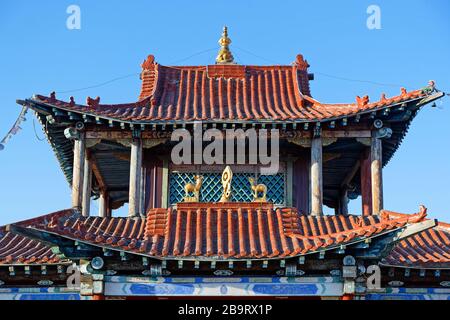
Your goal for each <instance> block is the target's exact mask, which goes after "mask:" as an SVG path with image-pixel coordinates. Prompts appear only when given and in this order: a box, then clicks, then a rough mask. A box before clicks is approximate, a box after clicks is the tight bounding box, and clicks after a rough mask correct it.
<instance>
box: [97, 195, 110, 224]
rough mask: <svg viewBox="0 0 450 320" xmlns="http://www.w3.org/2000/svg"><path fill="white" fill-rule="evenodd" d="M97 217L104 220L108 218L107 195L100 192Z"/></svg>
mask: <svg viewBox="0 0 450 320" xmlns="http://www.w3.org/2000/svg"><path fill="white" fill-rule="evenodd" d="M98 216H99V217H102V218H105V217H107V216H108V195H107V194H106V192H104V191H102V192H101V193H100V197H99V198H98Z"/></svg>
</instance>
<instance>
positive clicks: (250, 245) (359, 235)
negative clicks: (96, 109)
mask: <svg viewBox="0 0 450 320" xmlns="http://www.w3.org/2000/svg"><path fill="white" fill-rule="evenodd" d="M425 216H426V210H421V211H420V212H419V213H417V214H412V215H402V216H400V217H399V216H395V215H394V214H391V213H390V212H389V211H383V212H382V213H381V215H380V216H356V215H333V216H319V217H317V216H310V215H301V214H299V213H298V212H297V211H296V209H295V208H277V209H275V208H274V207H273V206H272V205H271V204H260V203H239V202H234V203H180V204H178V206H177V209H171V208H169V209H162V208H159V209H152V210H150V211H149V212H148V214H147V216H146V217H134V218H124V217H112V218H102V217H83V216H81V215H80V214H78V213H77V212H75V211H71V212H68V211H66V214H64V215H58V214H55V216H54V217H51V218H46V219H40V220H39V221H38V222H37V223H36V224H34V225H31V226H27V227H25V228H23V226H22V227H21V226H18V227H19V228H18V229H19V232H20V229H22V230H25V231H21V232H20V233H23V232H25V233H26V232H27V231H26V230H35V231H39V232H44V234H50V235H54V236H57V237H61V238H65V239H70V240H73V241H77V243H85V244H87V245H92V246H94V247H102V248H104V249H111V250H116V251H124V252H129V253H132V254H137V255H142V256H148V257H152V258H156V259H175V260H176V259H182V260H189V259H200V260H225V261H229V260H242V259H245V260H251V259H280V258H289V257H295V256H300V255H305V254H310V253H314V252H320V251H325V250H331V249H337V248H339V247H341V246H342V245H344V246H345V245H351V244H355V243H358V242H361V241H365V240H366V239H368V238H373V237H377V236H381V235H384V234H386V233H390V232H393V231H400V230H401V229H403V228H405V227H407V226H409V225H412V224H416V223H419V222H421V221H423V220H424V219H425ZM16 229H17V228H16Z"/></svg>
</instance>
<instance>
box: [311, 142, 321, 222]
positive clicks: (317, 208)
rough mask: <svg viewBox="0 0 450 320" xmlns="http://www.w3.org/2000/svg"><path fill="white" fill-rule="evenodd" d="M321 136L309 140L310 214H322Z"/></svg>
mask: <svg viewBox="0 0 450 320" xmlns="http://www.w3.org/2000/svg"><path fill="white" fill-rule="evenodd" d="M322 179H323V178H322V138H321V137H320V136H319V137H314V138H313V139H312V141H311V214H312V215H316V216H317V215H322V214H323V211H322V202H323V190H322V182H323V180H322Z"/></svg>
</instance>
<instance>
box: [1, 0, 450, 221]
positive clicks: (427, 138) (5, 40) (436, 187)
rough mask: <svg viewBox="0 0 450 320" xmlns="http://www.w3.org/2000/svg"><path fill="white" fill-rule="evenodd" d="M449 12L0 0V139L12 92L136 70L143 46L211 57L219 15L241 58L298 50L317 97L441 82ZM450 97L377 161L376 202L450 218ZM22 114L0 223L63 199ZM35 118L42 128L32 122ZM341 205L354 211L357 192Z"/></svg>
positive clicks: (54, 171)
mask: <svg viewBox="0 0 450 320" xmlns="http://www.w3.org/2000/svg"><path fill="white" fill-rule="evenodd" d="M71 4H76V5H79V6H80V8H81V30H68V29H67V28H66V19H67V17H68V14H67V13H66V9H67V7H68V6H69V5H71ZM371 4H376V5H379V7H380V9H381V27H382V29H381V30H369V29H368V28H367V27H366V19H367V17H368V14H367V13H366V9H367V7H368V6H369V5H371ZM449 13H450V2H449V1H448V0H442V1H428V0H427V1H425V0H423V1H419V0H418V1H376V0H371V1H364V0H362V1H345V2H344V1H308V2H306V1H277V2H275V1H261V0H258V1H256V0H255V1H239V2H238V1H196V2H194V1H171V4H168V3H167V1H164V2H163V1H159V2H158V3H157V2H156V1H79V0H73V1H39V2H38V1H10V2H9V3H6V1H2V2H1V4H0V48H1V50H0V70H1V71H0V84H1V88H0V104H1V106H0V135H1V137H0V139H1V138H2V137H3V135H4V134H5V133H6V132H7V131H8V130H9V128H10V126H11V125H12V124H13V122H14V121H15V118H16V117H17V115H18V113H19V111H20V107H19V106H18V105H16V104H15V100H16V99H17V98H27V97H30V96H31V95H32V94H33V93H43V94H49V93H50V92H51V91H53V90H56V91H57V92H58V91H65V90H71V89H76V88H82V87H86V86H92V85H96V84H100V83H103V82H105V81H108V80H111V79H113V78H116V77H120V76H124V75H128V74H132V73H136V74H137V73H139V71H140V63H141V62H142V60H143V59H144V58H145V57H146V56H147V54H149V53H152V54H154V55H155V57H156V60H157V61H158V62H160V63H161V64H212V63H213V62H214V58H215V55H216V52H217V51H216V48H217V40H218V38H219V36H220V33H221V28H222V26H223V25H224V24H226V25H228V26H229V34H230V37H231V39H232V40H233V44H234V46H233V44H232V50H233V53H234V55H235V58H236V60H237V61H238V62H239V63H241V64H271V63H272V64H273V63H277V64H289V63H291V62H292V61H293V60H294V59H295V56H296V54H298V53H302V54H303V55H304V56H305V57H306V58H307V60H308V62H309V63H310V65H311V68H310V71H311V72H314V73H315V75H316V77H315V80H314V81H313V82H312V84H311V85H312V88H311V89H312V95H313V97H315V98H316V99H318V100H320V101H323V102H353V101H354V100H355V96H356V95H364V94H369V95H370V96H371V98H372V100H374V99H378V97H379V96H380V94H381V93H382V92H385V93H386V94H387V95H388V96H391V95H397V94H398V93H399V92H400V85H402V86H405V87H406V88H407V89H416V88H421V87H423V86H424V85H426V83H427V81H428V80H429V79H434V80H436V83H437V87H438V88H439V89H441V90H446V91H450V81H449V74H450V63H449V57H450V41H449V40H450V39H449V38H450V19H449V17H448V15H449ZM209 49H213V50H209ZM205 50H209V51H206V52H205ZM202 51H203V53H201V54H197V55H195V54H196V53H199V52H202ZM248 52H251V53H253V55H252V54H249V53H248ZM192 55H194V56H192ZM257 56H260V57H263V58H264V59H262V58H259V57H257ZM324 74H327V75H334V76H338V77H341V78H349V79H359V80H370V81H374V82H380V83H385V84H398V85H399V86H379V85H374V84H369V83H364V82H357V81H344V80H339V79H335V78H331V77H328V76H326V75H324ZM139 88H140V81H139V78H138V75H135V76H132V77H128V78H125V79H122V80H118V81H115V82H112V83H109V84H108V85H104V86H100V87H97V88H93V89H89V90H83V91H75V92H70V93H64V94H63V93H59V94H58V98H63V99H68V97H69V96H70V95H73V96H74V97H75V99H76V101H81V102H84V101H85V99H86V96H88V95H90V96H94V97H95V96H97V95H99V96H101V99H102V102H104V103H119V102H130V101H135V100H136V98H137V96H138V94H139ZM449 102H450V99H449V98H448V97H446V98H445V99H443V100H442V102H438V106H439V108H430V107H427V108H425V109H423V110H422V112H420V113H419V115H418V117H417V118H416V119H415V120H414V122H413V124H412V126H411V128H410V130H409V134H408V135H407V137H406V139H405V140H404V141H403V143H402V145H401V147H400V148H399V150H398V151H397V153H396V154H395V156H394V158H393V159H392V160H391V162H390V163H389V164H388V166H387V168H386V169H385V171H384V186H385V188H384V193H385V208H387V209H389V210H394V211H399V212H406V213H411V212H416V211H417V210H418V206H419V204H425V205H426V206H427V207H428V209H429V213H430V215H431V216H432V217H435V218H438V219H441V220H446V221H448V222H450V161H449V159H450V129H449V127H448V124H449V120H450V103H449ZM33 118H34V116H32V114H31V113H30V114H29V116H28V120H27V121H26V122H25V123H24V124H23V130H22V131H21V132H20V133H19V134H18V135H16V136H14V137H13V138H12V139H11V140H10V141H9V143H8V144H7V146H6V148H5V149H4V150H3V151H0V181H1V184H0V190H1V192H0V225H1V224H5V223H10V222H13V221H17V220H20V219H24V218H29V217H33V216H37V215H41V214H44V213H48V212H52V211H55V210H59V209H63V208H68V207H70V190H69V186H68V184H67V182H66V180H65V178H64V176H63V174H62V171H61V170H60V168H59V165H58V162H57V161H56V158H55V156H54V154H53V151H52V149H51V148H50V146H49V144H48V143H47V142H46V141H39V140H38V139H37V138H36V136H35V132H34V130H33ZM36 128H37V135H38V137H40V138H42V137H43V133H42V130H41V127H40V125H39V124H38V123H37V122H36ZM350 209H351V212H352V213H355V214H359V213H360V212H361V210H360V201H359V200H355V201H353V202H352V203H351V206H350ZM329 212H331V211H329Z"/></svg>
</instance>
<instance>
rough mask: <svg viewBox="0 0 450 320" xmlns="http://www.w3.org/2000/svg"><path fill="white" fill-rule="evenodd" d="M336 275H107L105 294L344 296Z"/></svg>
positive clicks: (341, 285) (340, 282) (341, 284)
mask: <svg viewBox="0 0 450 320" xmlns="http://www.w3.org/2000/svg"><path fill="white" fill-rule="evenodd" d="M342 294H343V283H342V281H341V280H340V279H339V278H334V277H293V278H288V277H217V276H215V277H155V278H150V277H122V276H107V277H105V296H341V295H342Z"/></svg>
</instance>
